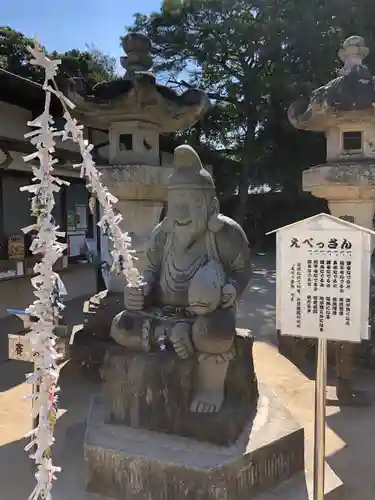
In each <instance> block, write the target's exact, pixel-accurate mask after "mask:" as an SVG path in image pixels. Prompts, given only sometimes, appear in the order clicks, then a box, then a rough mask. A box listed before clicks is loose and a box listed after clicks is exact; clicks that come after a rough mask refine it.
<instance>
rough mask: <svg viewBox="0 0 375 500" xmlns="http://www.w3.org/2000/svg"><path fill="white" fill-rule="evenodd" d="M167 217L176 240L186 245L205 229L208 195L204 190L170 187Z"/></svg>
mask: <svg viewBox="0 0 375 500" xmlns="http://www.w3.org/2000/svg"><path fill="white" fill-rule="evenodd" d="M168 218H169V219H170V221H171V222H172V223H173V228H174V229H173V230H174V232H175V234H176V236H177V240H179V241H180V242H181V243H185V244H186V245H187V246H188V245H189V244H190V243H192V242H193V241H194V240H195V239H196V237H197V236H199V235H200V234H201V233H203V232H204V231H205V229H206V228H207V220H208V196H207V193H206V192H205V191H204V190H199V189H197V190H191V189H172V190H170V191H169V193H168Z"/></svg>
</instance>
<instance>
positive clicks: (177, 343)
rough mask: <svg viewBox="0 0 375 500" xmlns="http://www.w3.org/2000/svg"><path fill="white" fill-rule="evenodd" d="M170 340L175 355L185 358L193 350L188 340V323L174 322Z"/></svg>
mask: <svg viewBox="0 0 375 500" xmlns="http://www.w3.org/2000/svg"><path fill="white" fill-rule="evenodd" d="M170 340H171V342H172V345H173V348H174V350H175V353H176V354H177V356H178V357H179V358H181V359H186V358H188V357H189V356H190V354H191V353H192V352H193V351H194V349H193V344H192V342H191V340H190V325H189V324H187V323H184V322H180V323H176V324H175V325H174V326H173V328H172V333H171V337H170Z"/></svg>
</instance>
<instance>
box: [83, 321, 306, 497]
mask: <svg viewBox="0 0 375 500" xmlns="http://www.w3.org/2000/svg"><path fill="white" fill-rule="evenodd" d="M252 346H253V338H252V336H251V334H250V332H248V331H247V330H238V331H237V337H236V353H237V354H236V357H234V358H233V359H232V360H231V361H230V365H229V369H228V375H227V380H226V387H225V389H226V400H225V403H224V405H223V407H222V408H221V410H220V411H219V412H218V413H217V414H213V415H208V414H194V413H190V411H189V406H190V401H191V395H192V392H193V389H194V386H195V377H196V375H197V365H196V363H197V361H196V360H194V359H191V360H180V359H178V357H177V356H176V355H175V354H174V353H171V352H159V353H139V352H130V351H129V350H126V349H124V348H122V347H121V346H113V347H111V348H110V349H109V350H108V352H107V355H106V358H105V361H104V364H103V367H102V377H103V379H104V383H103V391H102V394H101V395H98V396H96V397H95V398H94V399H93V403H92V407H91V410H90V415H89V419H88V423H87V431H86V437H85V444H84V446H85V458H86V461H87V466H88V473H89V479H88V489H89V490H90V491H92V492H95V493H99V494H102V495H105V496H110V497H114V498H117V499H119V500H124V499H126V500H149V499H150V498H152V499H153V500H183V499H184V500H185V499H191V500H248V499H249V498H252V497H253V495H256V494H257V493H259V492H261V491H265V490H268V489H269V488H271V487H273V486H274V485H277V484H279V483H280V482H281V481H283V480H286V479H288V478H289V477H291V476H293V475H294V474H295V473H298V472H302V471H303V470H304V432H303V428H301V427H300V426H299V425H298V424H297V423H296V422H295V421H294V420H293V419H292V417H291V416H290V414H289V413H288V412H287V410H286V409H285V408H284V407H283V406H282V404H281V403H280V402H279V401H278V399H277V398H276V397H275V396H274V395H273V394H272V393H271V392H270V391H269V390H268V389H267V388H266V387H264V386H261V387H260V388H259V390H258V384H257V381H256V378H255V373H254V366H253V355H252Z"/></svg>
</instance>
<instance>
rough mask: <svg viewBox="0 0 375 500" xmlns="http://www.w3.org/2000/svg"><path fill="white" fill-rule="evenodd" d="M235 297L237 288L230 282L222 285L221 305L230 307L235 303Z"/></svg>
mask: <svg viewBox="0 0 375 500" xmlns="http://www.w3.org/2000/svg"><path fill="white" fill-rule="evenodd" d="M236 298H237V290H236V289H235V287H234V286H233V285H231V284H230V283H228V284H227V285H224V286H223V290H222V298H221V307H223V308H226V307H230V306H231V305H233V304H234V303H235V301H236Z"/></svg>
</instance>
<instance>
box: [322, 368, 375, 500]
mask: <svg viewBox="0 0 375 500" xmlns="http://www.w3.org/2000/svg"><path fill="white" fill-rule="evenodd" d="M369 375H370V377H369ZM372 375H373V374H372V372H365V371H358V372H357V373H356V376H355V381H354V382H355V386H356V387H358V388H361V389H364V390H366V391H368V393H369V396H370V398H371V401H372V406H370V407H363V408H360V407H356V408H354V407H352V408H349V407H341V408H339V410H338V411H337V412H335V413H333V414H331V415H329V416H328V417H327V425H328V426H329V427H330V429H332V430H333V431H334V433H335V434H336V435H337V436H339V437H340V438H341V439H342V440H343V441H344V443H345V447H344V448H343V449H342V450H341V451H338V452H337V453H335V454H334V455H332V456H330V457H329V458H328V460H327V461H328V463H329V464H330V466H331V467H332V469H333V470H334V471H335V472H336V474H337V475H338V476H339V477H340V478H341V479H342V480H343V481H344V484H345V497H344V498H348V499H350V500H351V499H353V498H355V499H356V500H374V498H375V475H374V461H375V432H374V427H373V425H375V385H374V381H373V378H372Z"/></svg>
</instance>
